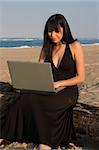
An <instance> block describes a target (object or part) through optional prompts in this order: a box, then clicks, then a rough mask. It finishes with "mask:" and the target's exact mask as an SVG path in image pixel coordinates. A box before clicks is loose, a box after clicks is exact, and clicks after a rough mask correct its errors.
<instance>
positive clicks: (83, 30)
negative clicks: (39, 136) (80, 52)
mask: <svg viewBox="0 0 99 150" xmlns="http://www.w3.org/2000/svg"><path fill="white" fill-rule="evenodd" d="M55 13H61V14H63V15H64V16H65V17H66V19H67V21H68V23H69V25H70V28H71V31H72V34H73V36H74V37H75V38H98V39H99V0H0V37H5V38H7V37H25V38H29V37H30V38H34V37H40V38H42V37H43V30H44V25H45V22H46V20H47V19H48V17H49V16H51V15H52V14H55Z"/></svg>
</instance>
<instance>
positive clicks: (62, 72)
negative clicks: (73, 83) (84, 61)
mask: <svg viewBox="0 0 99 150" xmlns="http://www.w3.org/2000/svg"><path fill="white" fill-rule="evenodd" d="M50 57H51V58H50ZM50 57H49V56H47V57H46V59H45V62H50V63H51V66H52V72H53V78H54V81H59V80H65V79H69V78H72V77H74V76H75V75H76V73H77V71H76V62H75V60H74V59H73V57H72V53H71V50H70V47H69V45H67V46H66V48H65V51H64V54H63V57H62V60H61V62H60V64H59V66H58V67H56V66H55V65H54V63H53V60H52V54H51V56H50Z"/></svg>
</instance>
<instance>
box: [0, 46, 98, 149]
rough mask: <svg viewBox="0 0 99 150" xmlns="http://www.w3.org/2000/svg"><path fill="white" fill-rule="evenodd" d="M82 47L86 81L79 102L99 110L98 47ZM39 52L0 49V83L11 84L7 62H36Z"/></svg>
mask: <svg viewBox="0 0 99 150" xmlns="http://www.w3.org/2000/svg"><path fill="white" fill-rule="evenodd" d="M82 46H83V49H84V56H85V69H86V80H85V82H84V83H83V84H82V86H81V90H80V96H79V102H80V103H83V104H88V105H90V106H95V107H98V108H99V45H87V46H85V45H82ZM40 51H41V47H33V48H0V81H4V82H10V83H11V78H10V75H9V71H8V66H7V60H21V61H38V58H39V54H40ZM15 145H17V144H15ZM17 146H18V145H17ZM17 146H16V147H17ZM19 146H20V145H19ZM25 146H27V145H26V144H23V147H25ZM20 147H21V146H20ZM89 150H90V149H89Z"/></svg>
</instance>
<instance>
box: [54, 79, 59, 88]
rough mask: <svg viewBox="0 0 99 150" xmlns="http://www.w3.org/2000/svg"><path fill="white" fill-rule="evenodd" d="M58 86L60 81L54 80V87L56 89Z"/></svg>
mask: <svg viewBox="0 0 99 150" xmlns="http://www.w3.org/2000/svg"><path fill="white" fill-rule="evenodd" d="M59 87H60V82H59V81H57V82H54V88H55V89H57V88H59Z"/></svg>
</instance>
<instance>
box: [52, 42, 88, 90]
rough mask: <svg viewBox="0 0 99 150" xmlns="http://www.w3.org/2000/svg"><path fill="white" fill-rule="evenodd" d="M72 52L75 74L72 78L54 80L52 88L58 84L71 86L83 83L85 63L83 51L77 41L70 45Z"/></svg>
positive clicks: (58, 85)
mask: <svg viewBox="0 0 99 150" xmlns="http://www.w3.org/2000/svg"><path fill="white" fill-rule="evenodd" d="M72 48H73V49H72V50H73V53H74V58H75V61H76V69H77V75H76V76H75V77H73V78H70V79H67V80H60V81H57V82H54V88H58V87H60V86H72V85H76V84H78V83H83V82H84V80H85V63H84V53H83V48H82V46H81V44H80V43H79V42H75V43H74V44H73V46H72Z"/></svg>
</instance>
